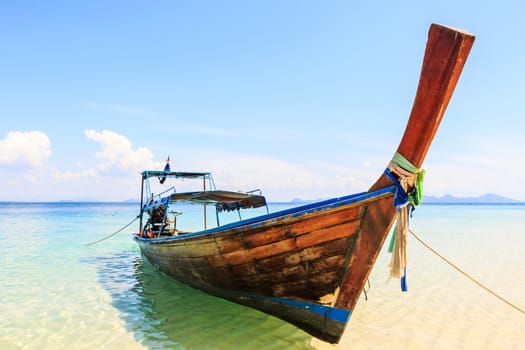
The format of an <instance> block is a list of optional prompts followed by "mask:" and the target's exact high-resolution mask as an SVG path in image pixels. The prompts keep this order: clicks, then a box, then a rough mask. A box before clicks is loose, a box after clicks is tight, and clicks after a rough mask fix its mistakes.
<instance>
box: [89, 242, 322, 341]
mask: <svg viewBox="0 0 525 350" xmlns="http://www.w3.org/2000/svg"><path fill="white" fill-rule="evenodd" d="M96 264H97V265H98V266H99V269H98V271H99V282H100V284H101V285H102V287H103V288H104V289H106V290H107V291H108V292H109V294H110V295H111V297H112V299H113V300H112V303H111V304H112V305H113V306H114V307H115V308H116V309H117V310H118V311H119V314H120V317H121V319H122V320H123V321H124V322H125V324H126V328H127V329H128V331H130V332H132V333H133V335H134V337H135V339H136V340H137V342H139V343H141V344H142V345H144V346H146V347H148V348H150V349H227V348H228V349H312V347H311V346H310V345H309V343H310V341H311V340H312V337H311V336H309V335H308V334H306V333H305V332H303V331H301V330H299V329H297V328H296V327H294V326H292V325H290V324H288V323H286V322H284V321H281V320H279V319H277V318H275V317H272V316H269V315H267V314H265V313H262V312H259V311H256V310H254V309H252V308H249V307H245V306H241V305H238V304H235V303H232V302H229V301H226V300H224V299H221V298H216V297H213V296H210V295H208V294H206V293H204V292H201V291H199V290H196V289H193V288H191V287H188V286H187V285H185V284H183V283H180V282H178V281H176V280H174V279H172V278H170V277H168V276H167V275H165V274H164V273H162V272H160V271H159V270H158V269H156V268H155V267H153V266H152V265H151V264H150V263H148V262H146V261H144V260H143V259H142V258H141V257H140V255H139V254H137V253H136V252H123V253H121V254H117V255H112V256H107V257H100V258H97V261H96Z"/></svg>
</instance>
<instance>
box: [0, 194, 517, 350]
mask: <svg viewBox="0 0 525 350" xmlns="http://www.w3.org/2000/svg"><path fill="white" fill-rule="evenodd" d="M272 206H273V208H272V210H277V209H284V208H285V207H289V206H290V205H289V204H273V205H272ZM137 210H138V206H137V205H136V204H125V203H122V204H120V203H119V204H110V203H96V204H89V203H45V204H38V203H36V204H35V203H33V204H25V203H0V227H2V230H1V231H0V239H1V242H2V244H1V245H0V281H2V286H1V288H0V300H1V303H0V315H2V316H1V317H0V349H64V348H68V349H94V348H97V349H141V348H149V349H315V348H318V349H334V348H336V349H337V348H338V349H348V348H355V349H366V348H369V349H377V348H389V349H401V348H403V349H406V348H409V349H421V348H426V349H449V348H456V349H458V348H472V347H476V348H487V349H508V348H512V347H513V348H519V347H520V346H522V344H524V343H525V335H524V334H523V329H525V316H524V315H523V314H520V313H518V312H517V311H514V310H513V309H511V308H510V307H509V306H507V305H506V304H504V303H502V302H501V301H499V300H497V299H495V298H494V297H493V296H491V295H490V294H488V293H487V292H485V291H483V290H481V289H480V288H479V287H477V286H476V285H475V284H473V283H472V282H470V281H468V280H466V279H465V278H464V277H463V276H461V275H460V274H459V273H458V272H456V271H455V270H453V269H452V268H450V267H448V266H447V265H445V264H444V263H442V262H441V260H439V259H438V258H436V257H435V256H434V255H432V254H431V253H430V252H428V250H426V249H425V248H423V247H422V246H421V245H420V244H419V243H418V242H416V241H415V240H414V239H413V238H412V237H410V239H409V272H408V273H409V274H408V283H409V292H408V293H401V292H400V290H399V285H398V282H397V281H391V282H389V283H388V284H387V283H386V279H387V276H388V261H389V256H388V254H387V253H386V251H382V252H381V254H380V256H379V259H378V262H377V264H376V266H375V268H374V270H373V272H372V275H371V277H370V281H371V288H370V290H369V291H368V300H365V299H364V297H362V298H361V299H362V300H361V301H360V302H359V303H358V306H357V308H356V310H355V312H354V314H353V316H352V318H351V320H350V323H349V325H348V327H347V331H346V332H345V335H344V336H343V339H342V341H341V343H340V344H339V345H337V346H332V345H329V344H326V343H323V342H320V341H318V340H316V339H313V338H312V337H310V336H308V335H307V334H306V333H304V332H302V331H300V330H298V329H297V328H295V327H293V326H291V325H289V324H287V323H286V322H283V321H280V320H278V319H276V318H274V317H270V316H267V315H265V314H263V313H260V312H258V311H255V310H252V309H250V308H247V307H243V306H240V305H237V304H233V303H230V302H227V301H225V300H222V299H219V298H215V297H212V296H209V295H207V294H205V293H202V292H200V291H197V290H194V289H192V288H189V287H187V286H185V285H184V284H181V283H179V282H177V281H174V280H173V279H171V278H169V277H167V276H166V275H164V274H162V273H160V272H159V271H157V270H156V269H155V268H153V267H152V266H151V265H149V264H148V263H147V262H144V261H143V260H142V258H141V256H140V252H139V250H138V247H137V246H136V244H135V243H134V242H133V240H132V237H131V234H132V233H133V232H136V230H137V226H138V224H137V223H134V224H133V225H131V226H130V227H128V228H127V229H125V230H124V231H123V232H121V233H119V234H117V235H116V236H114V237H112V238H110V239H107V240H105V241H103V242H101V243H99V244H96V245H93V246H89V247H86V246H85V244H86V243H89V242H92V241H95V240H97V239H99V238H102V237H104V236H106V235H108V234H111V233H112V232H115V231H116V230H118V229H120V228H121V227H123V226H124V225H126V224H127V223H129V222H130V221H132V220H133V218H134V217H135V216H136V214H137ZM184 215H186V213H185V214H184ZM192 215H195V216H196V215H197V213H195V214H192ZM190 216H191V215H190ZM188 220H189V221H188V222H194V221H195V222H196V221H197V219H196V218H195V217H191V218H189V219H188ZM524 224H525V206H516V205H514V206H502V205H499V206H437V205H429V206H423V207H422V208H418V209H417V210H416V212H415V213H414V219H413V220H412V222H411V227H412V229H413V230H414V231H416V232H417V233H418V234H419V235H420V236H422V238H424V239H425V240H426V241H427V242H428V243H429V244H431V245H432V246H433V247H435V248H436V249H438V250H439V251H440V252H441V253H443V254H444V255H446V256H447V257H448V258H450V259H451V260H453V261H454V262H456V263H457V264H458V265H459V266H461V267H463V268H465V270H467V271H468V272H469V273H470V274H472V275H473V276H475V277H477V278H478V279H479V280H480V281H482V282H483V283H486V284H487V285H489V286H490V287H492V288H493V289H494V290H495V291H496V292H498V293H501V294H502V295H504V296H505V297H507V298H508V299H509V300H511V301H512V302H514V303H516V304H518V305H520V306H521V307H522V308H524V307H525V305H524V304H525V298H524V295H525V283H523V281H525V270H524V266H525V254H523V246H524V243H525V234H524V229H523V227H524Z"/></svg>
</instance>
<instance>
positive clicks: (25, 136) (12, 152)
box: [0, 131, 51, 168]
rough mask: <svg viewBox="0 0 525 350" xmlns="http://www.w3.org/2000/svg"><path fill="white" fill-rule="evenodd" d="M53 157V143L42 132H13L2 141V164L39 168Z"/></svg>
mask: <svg viewBox="0 0 525 350" xmlns="http://www.w3.org/2000/svg"><path fill="white" fill-rule="evenodd" d="M50 156H51V142H50V141H49V138H48V137H47V135H46V134H44V133H42V132H40V131H25V132H22V131H11V132H9V133H8V134H7V137H6V138H5V139H3V140H0V164H1V165H7V166H27V167H30V168H39V167H41V166H43V165H44V164H45V163H46V161H47V160H48V158H49V157H50Z"/></svg>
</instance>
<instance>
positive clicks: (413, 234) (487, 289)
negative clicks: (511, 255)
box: [408, 228, 525, 314]
mask: <svg viewBox="0 0 525 350" xmlns="http://www.w3.org/2000/svg"><path fill="white" fill-rule="evenodd" d="M408 231H409V232H410V233H411V234H412V236H414V238H415V239H417V240H418V241H419V243H421V244H422V245H423V246H424V247H425V248H427V249H428V250H430V251H431V252H432V253H434V254H435V255H437V256H438V257H439V258H440V259H442V260H443V261H444V262H446V263H447V264H449V265H450V266H452V267H453V268H454V269H456V270H457V271H458V272H460V273H461V274H463V275H464V276H465V277H467V278H468V279H469V280H471V281H472V282H474V283H476V284H477V285H478V286H479V287H481V288H482V289H484V290H485V291H487V292H489V293H490V294H492V295H493V296H495V297H496V298H498V299H499V300H501V301H503V302H504V303H505V304H507V305H509V306H510V307H512V308H514V309H515V310H517V311H519V312H521V313H522V314H525V310H523V309H522V308H520V307H519V306H516V305H514V304H513V303H511V302H510V301H508V300H507V299H505V298H503V297H502V296H500V295H498V294H497V293H496V292H494V291H492V290H491V289H490V288H488V287H485V286H484V285H483V284H481V283H480V282H479V281H477V280H476V279H475V278H474V277H472V276H470V275H469V274H468V273H466V272H465V271H463V270H462V269H460V268H459V267H457V266H456V265H455V264H454V263H452V262H451V261H450V260H448V259H447V258H445V257H444V256H443V255H441V254H439V253H438V252H437V251H436V250H435V249H434V248H432V247H431V246H430V245H429V244H428V243H426V242H425V241H423V240H422V239H421V238H420V237H419V236H418V235H417V234H416V233H415V232H414V231H412V230H411V229H410V228H409V229H408Z"/></svg>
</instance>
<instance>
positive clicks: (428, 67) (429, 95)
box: [335, 24, 474, 310]
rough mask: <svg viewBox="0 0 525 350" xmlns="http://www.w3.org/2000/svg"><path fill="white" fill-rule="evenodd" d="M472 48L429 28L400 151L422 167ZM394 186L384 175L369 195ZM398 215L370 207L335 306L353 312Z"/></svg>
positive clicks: (465, 40)
mask: <svg viewBox="0 0 525 350" xmlns="http://www.w3.org/2000/svg"><path fill="white" fill-rule="evenodd" d="M473 43H474V36H473V35H472V34H470V33H468V32H466V31H464V30H460V29H455V28H451V27H446V26H442V25H438V24H432V25H431V26H430V30H429V33H428V41H427V46H426V50H425V56H424V59H423V65H422V69H421V75H420V80H419V85H418V88H417V92H416V97H415V100H414V104H413V107H412V112H411V114H410V118H409V120H408V124H407V128H406V130H405V134H404V135H403V137H402V139H401V142H400V144H399V147H398V149H397V152H398V153H400V154H401V155H403V156H404V157H405V158H406V159H407V160H408V161H410V162H411V163H412V164H413V165H414V166H416V167H418V168H419V167H421V165H422V163H423V160H424V158H425V156H426V154H427V151H428V149H429V147H430V144H431V143H432V140H433V138H434V135H435V133H436V131H437V129H438V127H439V124H440V122H441V119H442V117H443V115H444V113H445V110H446V108H447V106H448V103H449V101H450V98H451V96H452V93H453V92H454V88H455V87H456V84H457V82H458V80H459V76H460V74H461V71H462V69H463V66H464V64H465V61H466V60H467V56H468V54H469V52H470V49H471V47H472V45H473ZM391 184H392V182H391V180H390V179H389V178H388V177H387V176H386V175H384V174H383V175H381V176H380V177H379V179H378V180H377V181H376V183H375V184H374V185H372V187H371V188H370V190H369V191H373V190H377V189H380V188H383V187H386V186H389V185H391ZM395 210H396V209H395V208H394V206H393V205H392V203H391V202H388V201H379V202H376V203H373V204H371V205H370V206H369V207H368V210H367V214H366V217H365V218H364V220H363V223H362V226H361V232H360V237H359V239H358V242H357V244H356V247H355V248H354V249H355V250H354V254H352V261H351V263H350V266H349V268H348V270H347V271H346V273H345V275H344V276H343V278H342V283H341V290H340V293H339V297H338V298H337V301H336V303H335V306H336V307H340V308H344V309H350V310H352V309H353V308H354V306H355V304H356V303H357V300H358V298H359V296H360V294H361V292H362V290H363V288H364V285H365V283H366V280H367V278H368V276H369V274H370V272H371V270H372V267H373V265H374V263H375V261H376V259H377V256H378V254H379V251H380V249H381V247H382V245H383V243H384V241H385V239H386V237H387V235H388V233H389V230H390V228H391V226H392V224H393V223H394V220H395V217H396V213H395ZM381 226H382V227H381ZM382 228H384V229H382ZM378 232H382V233H383V234H380V235H379V234H377V233H378ZM352 281H353V282H352ZM355 281H359V283H355Z"/></svg>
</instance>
